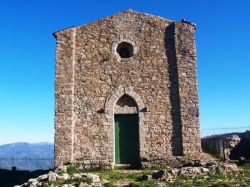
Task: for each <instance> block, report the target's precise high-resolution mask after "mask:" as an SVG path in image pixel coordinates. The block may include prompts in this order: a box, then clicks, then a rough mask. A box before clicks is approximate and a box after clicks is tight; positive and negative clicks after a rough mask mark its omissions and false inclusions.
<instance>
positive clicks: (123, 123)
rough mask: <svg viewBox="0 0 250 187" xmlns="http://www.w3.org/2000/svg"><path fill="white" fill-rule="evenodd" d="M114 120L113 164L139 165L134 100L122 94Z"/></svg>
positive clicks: (136, 112) (135, 105)
mask: <svg viewBox="0 0 250 187" xmlns="http://www.w3.org/2000/svg"><path fill="white" fill-rule="evenodd" d="M114 120H115V164H116V165H123V164H126V165H131V166H137V165H139V157H140V153H139V152H140V151H139V147H140V146H139V117H138V106H137V104H136V102H135V100H134V99H133V98H132V97H130V96H129V95H126V94H124V95H123V96H122V97H120V99H119V100H118V101H117V103H116V105H115V110H114Z"/></svg>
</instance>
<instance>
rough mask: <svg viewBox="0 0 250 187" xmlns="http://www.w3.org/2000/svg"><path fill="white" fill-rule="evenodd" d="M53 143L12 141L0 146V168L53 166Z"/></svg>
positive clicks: (32, 168)
mask: <svg viewBox="0 0 250 187" xmlns="http://www.w3.org/2000/svg"><path fill="white" fill-rule="evenodd" d="M53 161H54V144H52V143H47V142H43V143H25V142H20V143H12V144H5V145H1V146H0V168H1V169H11V168H12V167H13V166H15V167H16V168H17V169H18V170H37V169H50V168H53V165H54V164H53Z"/></svg>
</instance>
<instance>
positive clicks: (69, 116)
mask: <svg viewBox="0 0 250 187" xmlns="http://www.w3.org/2000/svg"><path fill="white" fill-rule="evenodd" d="M194 31H195V26H193V25H192V24H190V23H187V22H179V23H176V22H174V21H170V20H166V19H163V18H160V17H157V16H151V15H147V14H141V13H137V12H134V11H131V10H128V11H125V12H121V13H118V14H115V15H113V16H110V17H107V18H104V19H101V20H98V21H95V22H92V23H90V24H88V25H83V26H80V27H74V28H69V29H66V30H62V31H59V32H56V33H55V36H56V38H57V58H56V61H57V62H56V63H57V64H56V109H55V110H56V117H55V129H56V134H55V161H56V166H59V165H62V164H65V163H67V162H72V163H74V162H77V160H78V159H79V158H82V157H83V158H84V159H85V160H89V161H91V162H99V163H100V164H104V165H110V166H111V167H113V166H114V125H113V124H114V119H113V115H114V113H115V111H114V107H115V105H116V102H117V101H118V100H119V98H120V97H122V96H123V95H124V94H127V95H129V96H131V97H132V98H133V99H134V100H135V102H136V103H137V105H138V115H139V132H140V135H139V136H140V159H141V161H142V164H143V165H150V163H168V162H169V161H170V160H171V159H173V158H175V157H176V156H185V155H198V154H199V153H200V152H201V149H200V136H199V109H198V95H197V80H196V51H195V44H194ZM123 41H126V42H129V43H131V44H132V45H133V47H134V55H133V56H132V57H131V58H129V59H122V58H120V57H119V56H118V54H117V53H116V47H117V45H118V44H119V43H120V42H123Z"/></svg>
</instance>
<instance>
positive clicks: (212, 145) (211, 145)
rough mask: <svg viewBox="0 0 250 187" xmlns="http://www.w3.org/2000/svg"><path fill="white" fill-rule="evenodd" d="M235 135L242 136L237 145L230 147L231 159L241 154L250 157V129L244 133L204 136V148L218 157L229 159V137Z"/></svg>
mask: <svg viewBox="0 0 250 187" xmlns="http://www.w3.org/2000/svg"><path fill="white" fill-rule="evenodd" d="M233 136H238V137H239V138H240V141H239V142H238V143H237V145H235V146H232V148H231V149H230V148H229V159H232V160H238V159H239V158H240V157H241V156H243V157H245V158H246V159H250V131H246V132H243V133H227V134H221V135H212V136H208V137H205V138H202V139H201V146H202V150H203V151H204V152H206V153H209V154H211V155H214V156H216V157H218V158H221V159H228V158H227V157H228V156H227V149H228V145H227V144H228V142H227V140H228V139H229V140H230V138H229V137H233ZM232 143H233V142H232Z"/></svg>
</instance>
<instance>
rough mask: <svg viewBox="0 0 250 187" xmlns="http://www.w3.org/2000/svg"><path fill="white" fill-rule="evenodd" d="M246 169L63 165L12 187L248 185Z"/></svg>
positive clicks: (201, 164)
mask: <svg viewBox="0 0 250 187" xmlns="http://www.w3.org/2000/svg"><path fill="white" fill-rule="evenodd" d="M248 169H249V170H243V169H241V168H239V167H237V165H236V164H234V163H223V162H215V161H202V160H194V161H189V162H186V163H183V164H182V165H180V166H179V167H175V168H166V169H161V170H112V171H103V170H99V171H97V170H96V171H88V172H86V171H85V172H84V171H80V170H78V169H77V168H75V167H73V166H64V167H61V168H58V169H57V170H56V171H54V172H52V171H50V172H49V173H48V174H44V175H41V176H39V177H38V178H36V179H29V180H28V181H27V182H26V183H24V184H22V185H19V186H15V187H48V186H53V187H56V186H62V187H101V186H104V187H111V186H206V185H205V184H209V183H210V182H213V183H215V184H216V183H218V184H220V183H222V182H225V181H227V182H228V183H229V186H248V185H250V164H249V168H248ZM244 174H245V176H244ZM204 181H205V182H204ZM203 182H204V184H203ZM182 183H183V184H182ZM207 186H209V185H207ZM221 186H223V185H221Z"/></svg>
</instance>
